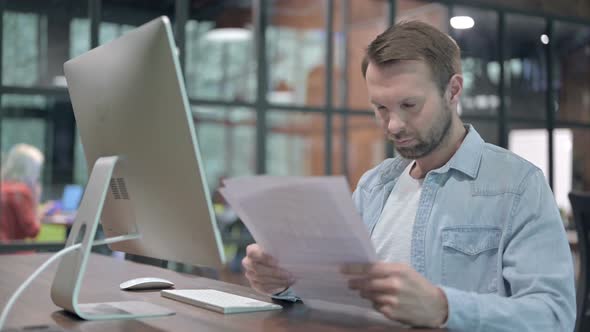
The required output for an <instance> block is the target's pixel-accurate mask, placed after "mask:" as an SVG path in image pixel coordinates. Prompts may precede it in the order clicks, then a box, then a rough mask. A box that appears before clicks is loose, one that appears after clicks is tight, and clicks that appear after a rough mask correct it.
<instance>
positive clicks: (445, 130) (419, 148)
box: [395, 105, 453, 159]
mask: <svg viewBox="0 0 590 332" xmlns="http://www.w3.org/2000/svg"><path fill="white" fill-rule="evenodd" d="M452 120H453V118H452V110H451V109H450V108H449V107H448V106H446V105H445V106H444V107H443V109H442V112H441V116H440V118H439V119H437V120H436V121H435V124H434V126H433V127H432V128H431V129H430V130H429V131H428V132H427V133H426V137H425V138H422V137H420V136H417V137H416V140H417V141H418V143H417V144H416V145H414V146H408V147H396V148H395V150H396V151H397V152H398V153H399V154H400V155H401V156H402V157H404V158H406V159H419V158H422V157H424V156H427V155H428V154H429V153H431V152H432V151H434V149H436V148H437V147H439V146H440V144H441V143H442V142H443V141H444V140H445V139H446V138H447V136H448V135H449V131H450V129H451V124H452Z"/></svg>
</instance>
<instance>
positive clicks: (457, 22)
mask: <svg viewBox="0 0 590 332" xmlns="http://www.w3.org/2000/svg"><path fill="white" fill-rule="evenodd" d="M474 25H475V21H474V20H473V19H472V18H471V17H469V16H455V17H452V18H451V26H452V27H453V28H455V29H471V28H473V26H474Z"/></svg>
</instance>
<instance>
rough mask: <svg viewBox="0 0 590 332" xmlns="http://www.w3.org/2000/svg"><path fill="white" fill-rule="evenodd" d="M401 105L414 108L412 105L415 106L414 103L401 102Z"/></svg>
mask: <svg viewBox="0 0 590 332" xmlns="http://www.w3.org/2000/svg"><path fill="white" fill-rule="evenodd" d="M402 107H403V108H414V107H416V104H410V103H403V104H402Z"/></svg>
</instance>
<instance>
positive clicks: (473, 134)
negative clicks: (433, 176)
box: [381, 124, 485, 183]
mask: <svg viewBox="0 0 590 332" xmlns="http://www.w3.org/2000/svg"><path fill="white" fill-rule="evenodd" d="M465 129H467V135H466V136H465V138H464V139H463V142H462V143H461V146H459V149H457V151H456V152H455V154H454V155H453V156H452V157H451V159H450V160H449V161H448V162H447V163H446V164H445V165H443V166H442V167H440V168H438V169H436V170H434V172H436V173H446V172H448V171H449V169H451V168H453V169H456V170H457V171H459V172H462V173H464V174H465V175H467V176H469V177H471V178H475V177H476V176H477V173H478V171H479V165H480V163H481V157H482V154H483V145H484V144H485V142H484V140H483V139H482V138H481V136H480V135H479V133H478V132H477V130H475V128H473V126H472V125H471V124H465ZM411 162H412V160H409V159H405V158H401V157H398V158H395V159H393V160H391V159H390V163H389V165H388V166H386V167H383V168H382V169H381V183H387V182H389V181H391V180H393V179H395V178H396V177H398V176H399V175H400V174H401V173H402V172H403V170H404V169H405V168H406V167H407V166H408V164H409V163H411Z"/></svg>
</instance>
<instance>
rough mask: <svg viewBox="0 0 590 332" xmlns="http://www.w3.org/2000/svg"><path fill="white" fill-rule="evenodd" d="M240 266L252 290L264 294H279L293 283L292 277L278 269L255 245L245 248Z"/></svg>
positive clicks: (269, 257) (274, 261)
mask: <svg viewBox="0 0 590 332" xmlns="http://www.w3.org/2000/svg"><path fill="white" fill-rule="evenodd" d="M242 266H243V267H244V270H245V272H246V278H248V281H249V282H250V285H251V286H252V288H254V289H255V290H257V291H259V292H261V293H264V294H268V295H273V294H277V293H280V292H282V291H284V290H286V289H287V288H289V287H290V286H291V285H293V283H294V282H295V279H294V278H293V275H292V274H291V273H289V272H288V271H286V270H284V269H282V268H280V267H279V266H278V262H277V261H276V259H274V258H273V257H272V256H270V255H268V254H266V253H264V252H263V251H262V249H261V248H260V246H259V245H257V244H251V245H249V246H248V247H247V248H246V257H244V259H243V260H242Z"/></svg>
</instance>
